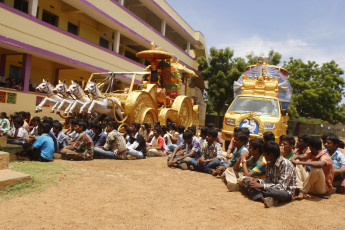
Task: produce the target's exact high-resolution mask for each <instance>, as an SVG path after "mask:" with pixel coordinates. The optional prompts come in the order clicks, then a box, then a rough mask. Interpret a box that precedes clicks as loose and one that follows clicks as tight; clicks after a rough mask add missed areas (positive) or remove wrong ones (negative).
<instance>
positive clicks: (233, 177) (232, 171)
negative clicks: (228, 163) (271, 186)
mask: <svg viewBox="0 0 345 230" xmlns="http://www.w3.org/2000/svg"><path fill="white" fill-rule="evenodd" d="M263 144H264V142H263V141H262V140H259V139H254V140H250V142H249V153H248V152H243V153H242V154H241V157H240V158H239V159H238V161H237V162H236V164H235V165H234V167H228V168H227V169H226V170H225V172H224V173H223V175H222V179H223V180H224V182H225V184H226V186H227V187H228V189H229V191H230V192H233V191H239V188H240V187H239V186H240V185H242V180H243V179H244V178H245V177H255V178H265V167H266V160H265V158H264V156H263V153H262V151H263V150H262V148H263Z"/></svg>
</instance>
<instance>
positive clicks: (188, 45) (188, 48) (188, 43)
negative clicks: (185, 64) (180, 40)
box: [187, 42, 190, 54]
mask: <svg viewBox="0 0 345 230" xmlns="http://www.w3.org/2000/svg"><path fill="white" fill-rule="evenodd" d="M189 52H190V42H187V53H188V54H189Z"/></svg>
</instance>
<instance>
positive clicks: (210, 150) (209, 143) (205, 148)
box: [190, 129, 222, 173]
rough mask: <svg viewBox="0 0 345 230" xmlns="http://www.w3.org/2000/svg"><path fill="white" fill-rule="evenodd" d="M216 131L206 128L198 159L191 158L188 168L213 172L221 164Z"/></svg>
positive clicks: (220, 148) (220, 152) (220, 149)
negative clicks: (204, 140)
mask: <svg viewBox="0 0 345 230" xmlns="http://www.w3.org/2000/svg"><path fill="white" fill-rule="evenodd" d="M217 137H218V132H217V131H216V130H215V129H211V130H208V132H207V134H206V142H205V143H204V144H203V145H202V148H201V157H200V158H199V159H197V158H192V160H191V162H190V168H191V169H193V168H195V169H196V170H199V171H202V172H205V173H213V172H215V168H216V167H217V166H219V165H220V164H221V162H220V158H221V157H222V147H221V146H220V144H219V143H218V142H217Z"/></svg>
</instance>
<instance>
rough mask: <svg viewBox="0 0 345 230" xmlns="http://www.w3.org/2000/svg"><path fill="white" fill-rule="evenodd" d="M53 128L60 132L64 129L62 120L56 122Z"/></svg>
mask: <svg viewBox="0 0 345 230" xmlns="http://www.w3.org/2000/svg"><path fill="white" fill-rule="evenodd" d="M53 128H55V129H57V130H58V131H59V132H60V131H61V130H62V124H61V123H60V122H54V123H53Z"/></svg>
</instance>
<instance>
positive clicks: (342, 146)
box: [338, 140, 345, 149]
mask: <svg viewBox="0 0 345 230" xmlns="http://www.w3.org/2000/svg"><path fill="white" fill-rule="evenodd" d="M338 147H339V148H341V149H344V147H345V143H344V141H342V140H340V141H339V143H338Z"/></svg>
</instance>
